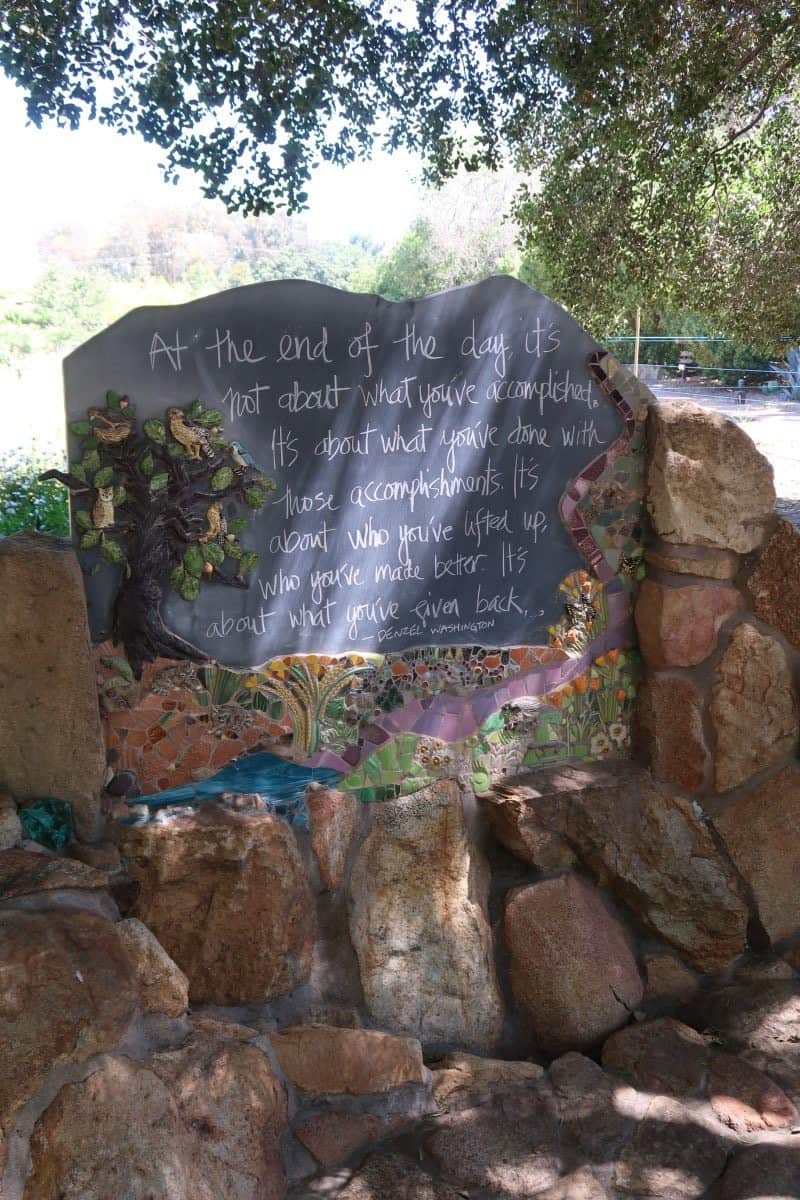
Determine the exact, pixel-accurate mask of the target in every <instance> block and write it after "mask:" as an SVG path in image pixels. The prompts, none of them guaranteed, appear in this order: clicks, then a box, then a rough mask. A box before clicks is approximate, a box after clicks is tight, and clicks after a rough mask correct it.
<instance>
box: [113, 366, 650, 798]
mask: <svg viewBox="0 0 800 1200" xmlns="http://www.w3.org/2000/svg"><path fill="white" fill-rule="evenodd" d="M589 369H590V371H591V373H592V375H593V377H594V378H595V380H596V381H597V383H598V384H599V386H600V387H601V388H602V389H603V391H604V392H605V393H606V395H607V396H608V397H609V399H611V400H612V402H613V403H614V404H615V406H616V408H617V410H618V412H619V413H620V415H621V416H622V419H623V422H624V428H623V432H622V434H621V436H620V438H619V439H618V440H617V441H616V442H615V443H614V444H613V445H612V446H610V447H608V448H607V449H606V450H605V451H604V452H603V453H602V454H601V455H599V456H598V457H597V458H596V459H595V460H594V461H593V462H592V463H590V464H589V465H588V466H587V467H586V468H585V469H584V471H583V472H582V473H581V475H580V477H579V478H578V479H576V480H574V481H573V482H572V483H571V484H570V486H569V488H568V489H567V490H566V491H565V493H564V497H563V499H562V502H561V514H562V518H563V520H564V522H565V524H566V526H567V528H568V529H569V530H570V533H571V535H572V537H573V539H574V541H575V544H576V546H577V547H578V549H579V550H580V553H581V556H582V557H583V559H584V561H585V563H586V567H585V568H583V569H580V570H578V569H576V570H575V571H574V572H573V573H572V574H571V575H570V576H568V577H567V578H566V579H565V580H564V581H563V582H562V584H561V592H562V602H563V613H564V615H563V618H562V620H561V621H560V622H558V623H557V625H555V626H553V627H552V628H551V630H550V633H549V645H547V646H512V647H500V648H498V647H486V646H471V647H448V648H437V647H423V648H420V649H414V650H408V651H405V652H403V653H400V654H387V655H366V654H364V655H334V656H328V655H306V656H300V655H287V656H285V657H282V658H276V659H273V660H271V661H270V662H269V663H267V664H265V665H264V666H263V667H261V668H259V669H257V670H252V671H232V670H228V669H227V668H223V667H218V666H216V665H214V664H209V665H208V666H204V667H200V668H197V667H194V666H192V665H187V664H181V665H175V664H172V663H169V662H167V661H165V660H159V661H158V662H156V663H153V664H149V665H148V666H147V667H146V668H145V671H144V675H143V678H142V680H141V682H140V683H135V682H133V680H132V678H131V677H130V674H129V672H128V673H127V674H126V666H127V664H125V663H124V660H120V659H119V658H118V657H115V652H114V648H113V647H111V646H110V645H108V644H105V645H103V646H100V647H98V648H97V665H98V684H99V688H100V695H101V703H102V706H103V710H104V714H105V725H106V736H107V745H108V752H109V761H110V762H111V763H112V764H113V765H114V766H115V767H116V768H117V769H121V768H127V769H131V770H134V771H136V773H137V776H138V779H139V786H140V788H141V790H142V792H144V793H156V792H159V791H163V790H165V789H168V788H175V787H181V786H183V785H187V784H191V783H193V782H197V781H201V780H207V779H209V778H210V777H211V776H213V775H214V774H215V773H216V772H218V771H219V770H220V769H221V768H222V767H224V766H226V765H227V764H228V763H231V762H232V761H234V760H235V759H237V758H239V757H241V756H242V755H245V754H252V753H254V752H257V751H263V750H269V749H272V750H274V749H276V748H278V749H279V751H280V753H281V754H284V755H290V756H291V757H292V758H293V759H294V760H295V761H297V762H300V763H305V764H307V765H309V766H316V767H323V768H328V769H331V770H334V771H336V772H338V773H341V774H342V776H343V779H342V783H341V785H340V786H343V787H346V788H349V789H351V790H353V791H354V792H355V793H356V794H357V795H358V796H359V797H360V798H361V799H362V800H365V801H370V800H376V799H385V798H387V797H388V796H390V795H405V794H408V793H410V792H413V791H415V790H417V789H418V788H420V787H424V786H425V785H426V784H427V783H429V782H432V781H433V780H434V779H436V778H459V779H461V780H462V782H463V784H464V786H470V787H474V788H475V789H476V790H481V788H482V787H483V786H484V785H485V784H486V782H487V780H489V781H491V780H492V779H494V778H495V777H498V772H499V773H500V777H501V776H502V772H504V771H505V772H507V771H508V770H509V769H511V768H512V767H513V766H515V765H516V766H519V765H521V764H522V763H523V762H524V763H525V765H526V766H528V767H530V766H539V765H542V766H544V765H547V764H548V763H553V762H567V761H574V760H580V759H584V758H602V757H606V756H607V755H612V754H625V753H627V752H628V745H629V732H628V730H629V717H630V707H631V703H632V700H633V696H634V693H635V687H636V674H637V669H638V668H637V662H638V659H637V656H636V654H635V650H634V649H633V645H634V631H633V626H632V622H631V617H630V614H631V606H632V602H633V595H634V593H635V589H636V587H637V585H638V582H639V579H640V577H641V576H642V575H643V573H644V568H643V565H642V550H641V538H642V527H641V513H642V504H643V495H644V484H643V470H644V435H643V421H642V419H641V418H642V416H643V413H644V406H645V405H646V404H647V403H648V401H649V400H650V399H651V397H650V394H649V392H647V390H646V389H645V388H643V387H642V386H641V385H640V384H639V382H638V380H636V379H634V377H633V376H631V375H630V374H629V373H628V372H627V371H625V370H624V368H622V367H620V365H619V364H618V363H617V362H616V361H615V360H614V359H613V358H612V357H611V356H610V355H608V354H606V353H604V352H598V353H597V354H596V355H593V356H592V358H591V360H590V362H589Z"/></svg>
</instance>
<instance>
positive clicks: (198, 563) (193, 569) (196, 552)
mask: <svg viewBox="0 0 800 1200" xmlns="http://www.w3.org/2000/svg"><path fill="white" fill-rule="evenodd" d="M204 565H205V559H204V558H203V551H202V550H201V549H200V547H199V546H187V547H186V549H185V550H184V552H183V567H184V570H185V571H186V574H187V575H193V576H194V577H195V578H196V579H199V578H200V576H201V575H202V574H203V567H204Z"/></svg>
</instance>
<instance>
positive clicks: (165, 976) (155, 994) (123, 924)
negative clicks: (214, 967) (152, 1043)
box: [117, 917, 189, 1017]
mask: <svg viewBox="0 0 800 1200" xmlns="http://www.w3.org/2000/svg"><path fill="white" fill-rule="evenodd" d="M117 933H118V934H119V936H120V937H121V938H122V943H123V945H124V947H125V949H126V951H127V952H128V957H129V958H130V960H131V964H132V966H133V969H134V972H135V974H136V979H137V982H138V984H139V1004H140V1006H141V1009H142V1012H145V1013H163V1015H164V1016H166V1017H180V1016H182V1015H183V1014H184V1013H185V1012H186V1009H187V1008H188V1007H189V980H188V979H187V978H186V976H185V975H184V973H183V971H182V970H181V969H180V967H178V966H176V965H175V963H174V962H173V961H172V959H171V958H170V956H169V955H168V954H167V952H166V950H165V949H164V947H163V946H162V945H161V943H160V942H159V941H158V939H157V938H155V937H154V936H153V934H152V933H151V932H150V930H149V929H148V928H147V926H146V925H143V924H142V922H141V921H137V920H136V918H135V917H127V918H126V919H125V920H124V921H120V922H119V923H118V924H117Z"/></svg>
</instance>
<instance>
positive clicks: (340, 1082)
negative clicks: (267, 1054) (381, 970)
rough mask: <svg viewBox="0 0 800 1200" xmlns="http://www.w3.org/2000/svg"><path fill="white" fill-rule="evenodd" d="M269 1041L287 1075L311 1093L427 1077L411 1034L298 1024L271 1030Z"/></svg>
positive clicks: (357, 1091)
mask: <svg viewBox="0 0 800 1200" xmlns="http://www.w3.org/2000/svg"><path fill="white" fill-rule="evenodd" d="M270 1042H271V1044H272V1049H273V1050H274V1051H275V1057H276V1059H277V1061H278V1064H279V1066H280V1068H281V1070H282V1071H283V1073H284V1075H285V1076H286V1078H287V1079H289V1080H290V1081H291V1082H292V1083H293V1084H294V1085H295V1087H298V1088H300V1089H301V1090H302V1091H304V1092H308V1093H310V1094H311V1095H326V1094H328V1093H332V1094H338V1093H347V1094H349V1095H354V1096H359V1095H362V1094H365V1093H373V1092H374V1093H382V1092H390V1091H393V1090H394V1089H395V1088H399V1087H402V1086H403V1084H407V1083H414V1084H423V1083H425V1081H426V1079H427V1075H426V1071H425V1067H424V1066H423V1063H422V1048H421V1046H420V1044H419V1042H417V1041H415V1040H414V1038H407V1037H404V1038H398V1037H392V1036H391V1034H388V1033H380V1032H378V1031H377V1030H371V1029H369V1030H368V1029H339V1028H337V1027H335V1026H333V1025H298V1026H295V1027H294V1028H292V1029H284V1030H282V1031H281V1032H280V1033H272V1034H270Z"/></svg>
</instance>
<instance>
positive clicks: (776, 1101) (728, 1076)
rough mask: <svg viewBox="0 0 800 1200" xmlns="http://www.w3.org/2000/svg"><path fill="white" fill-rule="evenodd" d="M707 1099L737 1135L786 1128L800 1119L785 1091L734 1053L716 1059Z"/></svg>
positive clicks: (718, 1056)
mask: <svg viewBox="0 0 800 1200" xmlns="http://www.w3.org/2000/svg"><path fill="white" fill-rule="evenodd" d="M708 1098H709V1100H710V1102H711V1107H712V1108H713V1110H714V1112H715V1113H716V1115H717V1117H718V1118H719V1120H720V1121H722V1122H723V1124H725V1125H728V1126H730V1128H731V1129H733V1130H735V1132H736V1133H742V1134H747V1133H760V1132H763V1131H765V1130H771V1129H786V1128H788V1127H789V1126H790V1125H792V1124H794V1123H795V1122H796V1121H797V1117H798V1113H797V1109H796V1108H795V1106H794V1105H793V1104H792V1102H791V1100H790V1099H789V1097H788V1096H787V1095H786V1093H785V1092H784V1091H783V1089H782V1088H779V1087H778V1085H777V1083H774V1082H773V1080H771V1079H770V1078H769V1076H767V1075H765V1074H764V1072H763V1071H758V1070H756V1068H755V1067H751V1066H750V1065H749V1064H748V1063H746V1062H744V1061H743V1060H742V1059H741V1058H739V1057H738V1056H737V1055H735V1054H717V1055H716V1056H715V1058H714V1061H713V1063H712V1065H711V1075H710V1077H709V1081H708Z"/></svg>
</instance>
